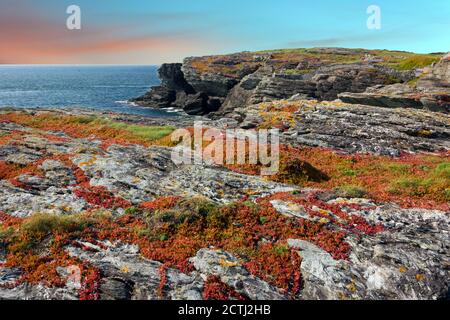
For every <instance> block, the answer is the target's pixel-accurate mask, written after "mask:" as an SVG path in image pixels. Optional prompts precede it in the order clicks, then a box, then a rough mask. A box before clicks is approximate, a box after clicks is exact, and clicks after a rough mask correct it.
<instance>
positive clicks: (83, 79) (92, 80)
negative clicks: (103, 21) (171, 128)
mask: <svg viewBox="0 0 450 320" xmlns="http://www.w3.org/2000/svg"><path fill="white" fill-rule="evenodd" d="M157 70H158V66H134V65H133V66H129V65H128V66H118V65H114V66H106V65H76V66H75V65H70V66H68V65H63V66H61V65H57V66H56V65H55V66H53V65H52V66H50V65H0V107H16V108H73V107H82V108H89V109H97V110H101V111H113V112H118V113H126V114H137V115H143V116H151V117H171V116H177V115H178V114H177V113H176V112H174V111H173V110H168V111H167V110H160V109H152V108H144V107H139V106H136V105H135V104H133V103H130V102H128V101H129V100H130V99H132V98H136V97H138V96H141V95H143V94H144V93H145V92H146V91H148V90H149V89H150V87H152V86H156V85H159V84H160V80H159V79H158V75H157Z"/></svg>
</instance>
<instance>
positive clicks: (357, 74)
mask: <svg viewBox="0 0 450 320" xmlns="http://www.w3.org/2000/svg"><path fill="white" fill-rule="evenodd" d="M441 57H442V55H439V54H431V55H416V54H412V53H407V52H396V51H392V52H391V51H380V50H362V49H337V48H316V49H293V50H276V51H270V52H268V51H267V52H255V53H251V52H243V53H236V54H231V55H223V56H207V57H191V58H186V59H185V60H184V62H183V64H163V65H162V66H161V68H160V70H159V76H160V78H161V80H162V84H161V86H158V87H154V88H152V89H151V90H150V91H149V92H148V93H147V94H146V95H144V96H142V97H140V98H137V99H135V100H134V101H135V102H137V103H138V104H140V105H142V106H149V107H156V108H168V107H176V108H181V109H183V110H184V111H186V113H188V114H208V113H212V112H214V115H216V116H219V117H221V116H223V115H226V114H230V113H233V111H234V110H235V109H236V108H241V107H243V106H249V105H253V104H257V103H260V102H265V101H274V100H279V99H289V98H291V97H293V96H294V97H298V98H306V99H309V98H312V99H317V100H334V99H336V98H338V96H339V95H340V94H343V96H342V99H343V100H345V101H347V102H351V103H353V102H356V103H367V104H375V105H379V106H385V104H387V106H394V107H395V106H397V105H396V104H395V103H390V102H389V101H388V102H386V101H384V102H383V103H379V102H377V101H375V102H373V101H374V99H367V97H366V96H367V92H366V89H368V88H370V89H369V91H368V93H369V95H370V94H371V91H370V90H372V92H373V88H384V87H386V86H389V85H393V84H399V83H401V84H405V86H407V85H406V83H408V82H409V83H416V82H417V88H415V87H414V86H413V85H408V86H407V87H408V88H411V90H412V92H411V94H410V95H409V93H408V95H409V96H408V98H409V97H410V96H414V95H415V96H414V97H413V98H412V100H411V99H409V100H408V99H407V101H408V102H407V103H409V102H411V101H414V103H412V106H413V107H418V108H423V107H429V108H431V109H438V111H442V110H446V108H448V103H446V101H447V100H446V99H448V98H446V96H448V94H449V93H448V86H447V85H446V84H445V83H447V84H448V71H445V70H447V69H445V68H446V67H444V66H442V65H443V64H444V65H445V66H446V65H448V63H446V62H445V61H447V60H448V58H447V60H446V59H443V61H444V62H440V63H439V64H437V65H436V68H437V69H431V68H428V69H427V68H425V69H424V67H426V66H428V65H431V64H432V63H435V62H437V61H439V60H440V59H441ZM438 66H439V67H438ZM424 74H425V75H424ZM418 77H422V78H423V79H421V80H420V81H417V79H418ZM436 79H438V80H439V81H438V83H439V85H440V86H441V87H440V88H441V89H442V88H444V90H438V91H439V93H440V94H441V95H443V96H442V97H438V98H436V97H435V93H436V92H437V90H434V89H433V90H431V89H430V88H434V87H435V86H436ZM442 84H444V85H442ZM394 88H396V87H394ZM402 88H403V87H402ZM403 91H405V88H403ZM430 91H433V92H434V93H433V94H431V95H430V94H428V93H429V92H430ZM419 92H420V93H423V92H425V93H426V94H424V96H425V98H426V99H425V98H424V97H422V96H421V97H417V93H419ZM351 94H357V95H355V96H352V95H351ZM358 94H360V95H358ZM430 97H431V98H430ZM362 98H364V99H363V100H361V99H362ZM421 98H424V99H422V100H423V101H421ZM385 100H386V99H385ZM397 100H398V99H397ZM425 100H426V101H425ZM447 102H448V101H447ZM407 103H406V104H407ZM404 105H405V103H402V104H401V106H404Z"/></svg>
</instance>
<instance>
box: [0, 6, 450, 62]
mask: <svg viewBox="0 0 450 320" xmlns="http://www.w3.org/2000/svg"><path fill="white" fill-rule="evenodd" d="M72 4H76V5H78V6H80V8H81V13H82V19H81V20H82V30H73V31H68V30H66V29H65V20H66V18H67V14H66V13H65V10H66V8H67V6H69V5H72ZM369 5H377V6H379V7H380V9H381V24H382V25H381V26H382V28H381V29H380V30H369V29H368V28H367V26H366V21H367V19H368V14H367V13H366V10H367V7H368V6H369ZM0 28H2V32H1V33H0V43H3V44H0V63H120V64H152V63H155V64H156V63H161V62H164V61H181V59H182V58H183V57H185V56H190V55H205V54H215V53H230V52H235V51H243V50H262V49H273V48H296V47H317V46H333V47H336V46H338V47H352V48H355V47H359V48H360V47H363V48H377V49H395V50H407V51H414V52H437V51H448V50H450V1H449V0H428V1H423V0H409V1H406V0H371V1H366V0H342V1H336V0H315V1H306V0H278V1H273V0H226V1H225V0H166V1H155V0H34V1H32V0H2V1H1V3H0ZM3 29H7V30H8V31H9V32H7V33H5V32H4V30H3ZM5 41H6V43H8V46H6V44H5ZM2 46H3V47H2Z"/></svg>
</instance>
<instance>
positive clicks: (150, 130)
mask: <svg viewBox="0 0 450 320" xmlns="http://www.w3.org/2000/svg"><path fill="white" fill-rule="evenodd" d="M107 125H108V126H110V127H111V128H114V129H123V130H127V131H129V132H130V133H132V134H134V135H136V136H138V137H140V138H143V139H146V140H149V141H154V140H158V139H161V138H163V137H165V136H167V135H169V134H171V133H172V132H173V131H175V129H176V128H175V127H173V126H143V125H136V124H131V125H130V124H127V123H123V122H115V121H108V122H107Z"/></svg>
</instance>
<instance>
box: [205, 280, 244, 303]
mask: <svg viewBox="0 0 450 320" xmlns="http://www.w3.org/2000/svg"><path fill="white" fill-rule="evenodd" d="M203 299H205V300H222V301H223V300H231V299H233V300H248V298H247V297H245V296H243V295H241V294H240V293H238V292H236V290H234V289H233V288H231V287H230V286H228V285H226V284H225V283H223V282H222V281H220V279H219V278H218V277H215V276H209V277H208V279H207V280H206V282H205V285H204V287H203Z"/></svg>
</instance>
